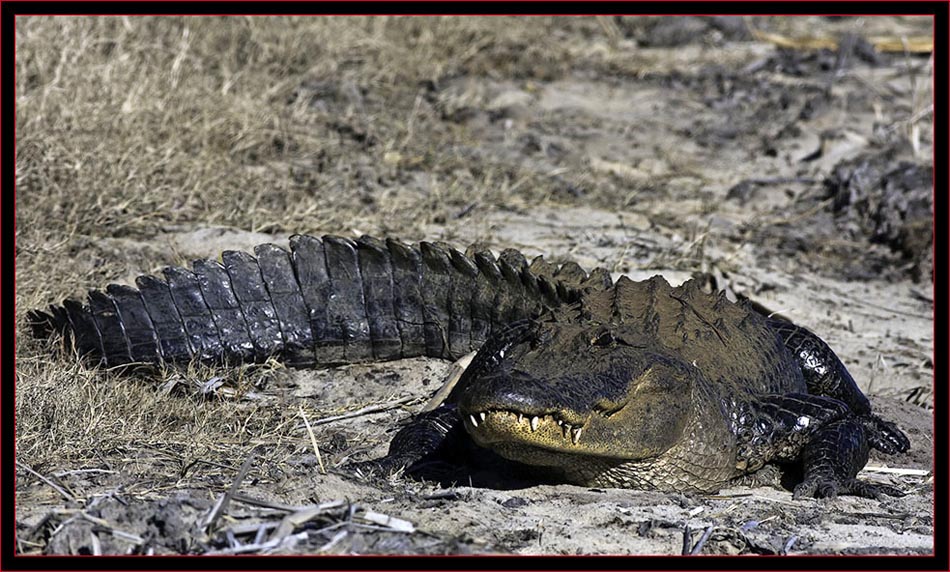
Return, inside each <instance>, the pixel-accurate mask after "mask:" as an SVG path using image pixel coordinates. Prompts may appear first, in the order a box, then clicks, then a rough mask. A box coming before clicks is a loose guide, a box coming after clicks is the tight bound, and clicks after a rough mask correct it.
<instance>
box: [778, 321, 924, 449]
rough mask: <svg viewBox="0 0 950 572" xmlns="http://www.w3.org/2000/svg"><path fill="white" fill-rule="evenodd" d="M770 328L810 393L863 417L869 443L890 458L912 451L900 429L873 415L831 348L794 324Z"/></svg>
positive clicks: (779, 322) (866, 400) (869, 405)
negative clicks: (795, 366)
mask: <svg viewBox="0 0 950 572" xmlns="http://www.w3.org/2000/svg"><path fill="white" fill-rule="evenodd" d="M768 324H769V327H770V328H771V329H772V330H773V331H775V332H776V333H777V334H778V335H779V336H780V337H781V339H782V342H783V343H784V344H785V347H787V348H788V349H789V350H790V351H791V352H792V354H793V355H794V356H795V360H796V361H797V362H798V365H799V367H800V368H801V370H802V375H803V376H804V378H805V383H806V384H807V386H808V392H809V393H811V394H814V395H823V396H826V397H832V398H834V399H837V400H838V401H841V402H843V403H845V404H846V405H847V406H848V407H849V408H850V410H851V412H852V413H853V414H855V415H857V416H860V417H862V424H863V425H864V429H865V430H866V436H867V441H868V443H869V444H870V445H871V446H872V447H874V448H875V449H878V450H879V451H882V452H884V453H887V454H895V453H903V452H904V451H907V450H908V449H910V440H909V439H908V438H907V435H905V434H904V432H903V431H901V430H900V429H899V428H898V427H897V425H895V424H894V423H891V422H889V421H885V420H883V419H881V418H880V417H878V416H877V415H874V414H873V413H871V403H870V402H869V401H868V398H867V397H865V396H864V394H863V393H861V390H860V389H858V385H857V384H856V383H855V382H854V378H853V377H851V374H850V373H848V370H847V368H845V366H844V364H843V363H841V360H840V359H839V358H838V356H837V355H835V352H834V351H833V350H832V349H831V348H830V347H828V344H826V343H825V342H824V341H823V340H822V339H821V338H819V337H818V336H816V335H815V334H813V333H811V332H810V331H808V330H807V329H805V328H802V327H800V326H796V325H795V324H793V323H791V322H787V321H785V320H777V319H774V318H773V319H769V321H768Z"/></svg>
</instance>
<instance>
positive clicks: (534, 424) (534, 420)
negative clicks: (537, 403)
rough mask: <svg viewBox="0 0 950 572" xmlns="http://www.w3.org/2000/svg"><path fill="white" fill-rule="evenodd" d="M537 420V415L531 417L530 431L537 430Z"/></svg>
mask: <svg viewBox="0 0 950 572" xmlns="http://www.w3.org/2000/svg"><path fill="white" fill-rule="evenodd" d="M538 421H539V419H538V417H537V416H534V417H532V418H531V430H532V431H537V430H538Z"/></svg>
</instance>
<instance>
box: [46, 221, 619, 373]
mask: <svg viewBox="0 0 950 572" xmlns="http://www.w3.org/2000/svg"><path fill="white" fill-rule="evenodd" d="M254 253H255V255H256V256H251V255H250V254H247V253H244V252H236V251H225V252H224V253H223V254H222V256H221V262H218V261H216V260H196V261H194V262H193V263H192V270H187V269H184V268H178V267H169V268H166V269H165V270H164V271H163V274H164V280H162V279H159V278H156V277H154V276H140V277H139V278H137V279H136V286H137V288H133V287H130V286H121V285H116V284H110V285H109V286H107V287H106V289H105V292H102V291H98V290H93V291H90V292H89V296H88V300H87V303H86V304H81V303H79V302H76V301H73V300H66V301H64V302H63V304H62V305H61V306H51V307H50V309H49V310H48V311H46V312H43V311H36V310H34V311H32V312H30V313H29V316H28V319H29V320H30V322H31V325H32V328H33V333H34V335H36V336H38V337H49V336H51V335H54V334H56V333H61V334H62V335H63V336H64V338H65V340H66V341H67V342H68V343H71V344H72V345H74V347H75V348H76V349H77V351H78V352H79V353H80V354H82V355H87V356H91V357H93V358H98V359H99V362H100V363H101V364H105V365H109V366H112V365H120V364H128V363H157V362H163V361H164V362H188V361H191V360H200V361H217V362H223V361H231V362H235V361H236V362H254V361H257V362H259V361H264V360H266V359H268V358H270V357H271V356H277V357H278V358H280V359H281V360H282V361H284V362H285V363H288V364H289V365H292V366H297V367H304V366H313V365H318V364H319V365H332V364H340V363H358V362H366V361H376V360H389V359H399V358H404V357H415V356H422V355H427V356H433V357H442V358H456V357H459V356H461V355H464V354H466V353H468V352H469V351H472V350H473V349H476V348H478V347H479V346H480V345H481V344H482V342H484V340H485V339H487V338H488V337H489V336H490V335H491V334H492V332H496V331H498V330H500V329H502V328H504V326H505V325H506V324H508V323H511V322H514V321H517V320H521V319H525V318H534V317H537V316H538V315H540V314H541V313H542V312H543V311H544V310H545V309H546V308H550V307H554V306H557V305H560V304H563V303H570V302H573V301H576V300H577V298H578V296H579V292H580V290H582V289H584V288H590V287H597V288H599V287H604V286H609V282H610V280H609V275H606V273H605V272H604V271H602V270H599V271H595V272H592V273H591V274H590V275H589V276H588V275H587V273H585V272H584V271H583V270H581V269H580V267H579V266H577V265H576V264H573V263H568V264H565V265H563V266H561V267H557V266H554V265H551V264H548V263H546V262H544V261H543V260H542V259H540V257H539V258H537V259H535V260H534V262H532V264H531V265H530V266H529V265H528V263H527V261H526V260H525V258H524V256H523V255H521V254H520V253H518V252H517V251H514V250H506V251H504V252H502V253H501V256H500V257H499V258H498V259H497V260H496V259H495V258H494V257H493V256H492V255H491V254H490V253H488V252H485V251H478V252H469V253H467V254H462V253H461V252H459V251H457V250H454V249H451V248H449V247H447V246H446V245H443V244H441V243H428V242H422V243H420V244H418V245H414V246H409V245H405V244H402V243H400V242H397V241H394V240H386V241H381V240H379V239H375V238H372V237H365V236H364V237H362V238H360V239H358V240H355V241H354V240H350V239H347V238H341V237H337V236H324V237H323V238H322V239H321V238H317V237H312V236H304V235H295V236H293V237H291V239H290V251H289V252H288V251H287V250H285V249H283V248H280V247H278V246H276V245H273V244H263V245H260V246H257V247H256V248H255V249H254Z"/></svg>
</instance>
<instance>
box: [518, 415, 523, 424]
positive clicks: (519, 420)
mask: <svg viewBox="0 0 950 572" xmlns="http://www.w3.org/2000/svg"><path fill="white" fill-rule="evenodd" d="M522 419H524V415H522V414H520V413H519V414H518V423H521V420H522Z"/></svg>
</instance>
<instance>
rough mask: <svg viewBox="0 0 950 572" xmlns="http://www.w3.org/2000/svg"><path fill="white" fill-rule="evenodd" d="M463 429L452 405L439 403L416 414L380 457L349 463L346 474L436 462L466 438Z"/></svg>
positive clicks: (381, 472) (382, 473) (391, 470)
mask: <svg viewBox="0 0 950 572" xmlns="http://www.w3.org/2000/svg"><path fill="white" fill-rule="evenodd" d="M464 435H465V429H464V427H462V422H461V419H459V416H458V412H457V410H456V409H455V406H454V405H442V406H440V407H438V408H437V409H435V410H433V411H426V412H424V413H420V414H419V415H417V416H415V417H414V418H413V419H412V420H411V421H410V422H409V424H408V425H406V426H405V427H403V428H402V429H400V430H399V432H397V433H396V435H395V436H394V437H393V440H392V441H391V442H390V444H389V453H388V454H387V455H386V456H385V457H382V458H380V459H372V460H369V461H361V462H357V463H348V464H347V465H344V466H343V471H344V472H345V473H347V474H354V473H356V474H357V475H363V476H385V475H392V474H394V473H398V472H400V471H408V470H415V469H420V468H426V467H430V466H433V465H439V464H440V461H439V459H440V458H441V457H444V456H451V453H452V452H453V450H455V449H458V448H459V445H460V443H461V442H462V440H463V439H464V438H465V437H464Z"/></svg>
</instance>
